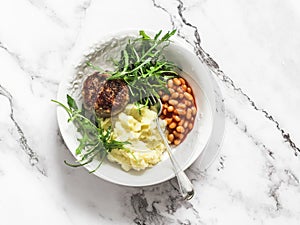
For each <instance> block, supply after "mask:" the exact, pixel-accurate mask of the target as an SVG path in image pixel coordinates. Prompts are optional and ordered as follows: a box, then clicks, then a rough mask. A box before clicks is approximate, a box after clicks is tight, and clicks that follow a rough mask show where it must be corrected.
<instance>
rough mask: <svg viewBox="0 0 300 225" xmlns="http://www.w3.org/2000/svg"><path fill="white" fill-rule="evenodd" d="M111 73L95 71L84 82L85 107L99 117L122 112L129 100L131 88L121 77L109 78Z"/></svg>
mask: <svg viewBox="0 0 300 225" xmlns="http://www.w3.org/2000/svg"><path fill="white" fill-rule="evenodd" d="M110 76H111V75H110V74H107V73H102V74H100V73H99V72H95V73H94V74H92V75H90V76H88V77H87V78H86V80H85V81H84V83H83V88H82V95H83V103H84V107H85V108H86V109H88V110H90V111H95V113H96V114H97V116H99V117H110V116H114V115H116V114H118V113H119V112H122V111H123V109H124V108H125V106H126V105H127V104H128V102H129V90H128V87H127V85H126V83H125V82H124V81H123V80H120V79H114V80H107V78H109V77H110Z"/></svg>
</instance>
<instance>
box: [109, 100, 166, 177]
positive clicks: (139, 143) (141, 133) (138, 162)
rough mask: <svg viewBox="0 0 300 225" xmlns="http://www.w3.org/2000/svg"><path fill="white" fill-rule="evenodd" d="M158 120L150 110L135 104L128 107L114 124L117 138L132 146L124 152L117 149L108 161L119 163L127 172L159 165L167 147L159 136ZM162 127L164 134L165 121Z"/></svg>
mask: <svg viewBox="0 0 300 225" xmlns="http://www.w3.org/2000/svg"><path fill="white" fill-rule="evenodd" d="M156 117H157V113H156V112H155V111H153V110H151V109H149V108H148V107H143V108H141V109H139V108H138V106H136V105H134V104H128V105H127V106H126V108H125V110H124V111H123V112H121V113H120V114H118V116H117V117H116V120H115V121H114V123H115V126H114V132H113V137H114V139H115V140H117V141H120V142H129V143H130V144H126V145H125V146H124V148H123V149H113V150H112V151H111V152H109V153H108V155H107V158H108V159H109V160H110V161H112V162H117V163H119V164H120V165H121V167H122V169H124V170H125V171H128V170H130V169H134V170H143V169H145V168H147V167H152V166H153V165H155V164H157V163H158V162H159V161H160V160H161V156H162V154H163V152H164V151H165V150H166V146H165V145H164V144H163V142H162V139H161V137H160V135H159V133H158V130H157V127H156V122H155V119H156ZM160 125H161V128H162V129H163V130H164V129H165V127H166V122H165V121H163V120H161V121H160Z"/></svg>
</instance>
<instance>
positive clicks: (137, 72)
mask: <svg viewBox="0 0 300 225" xmlns="http://www.w3.org/2000/svg"><path fill="white" fill-rule="evenodd" d="M175 33H176V30H173V31H171V32H167V33H166V34H165V35H163V36H162V37H161V38H160V36H161V34H162V31H159V32H158V33H157V34H156V35H155V36H154V38H151V37H150V36H149V35H147V34H146V33H145V31H143V30H141V31H140V36H141V37H140V38H137V39H135V40H133V41H132V40H129V41H128V43H127V45H126V47H125V49H124V50H122V52H121V59H120V60H119V62H118V63H116V64H115V65H116V69H115V71H113V72H112V73H111V74H112V76H111V77H109V78H108V80H113V79H122V80H124V81H125V82H126V83H127V85H128V88H129V91H130V94H131V99H132V100H134V101H133V102H135V101H141V100H142V99H145V98H147V97H148V96H149V95H150V94H152V95H154V96H159V95H158V92H159V91H165V92H168V89H167V88H166V83H167V80H168V79H170V78H173V77H176V76H178V74H177V72H175V70H176V67H175V65H174V64H173V63H172V62H169V61H167V60H166V59H165V58H164V56H163V55H162V51H163V49H164V48H165V47H167V46H168V45H169V43H170V40H169V39H170V38H171V37H172V36H173V35H174V34H175ZM147 95H148V96H147Z"/></svg>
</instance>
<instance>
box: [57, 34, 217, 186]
mask: <svg viewBox="0 0 300 225" xmlns="http://www.w3.org/2000/svg"><path fill="white" fill-rule="evenodd" d="M147 33H149V32H147ZM150 33H151V32H150ZM137 34H138V31H126V32H122V33H118V34H114V35H110V36H106V37H104V38H103V39H102V40H101V42H99V43H97V44H96V45H94V46H92V47H91V48H90V49H89V51H88V53H87V54H79V55H78V57H77V58H78V59H77V62H79V63H78V65H76V66H73V67H70V68H68V69H67V71H66V74H65V77H64V80H63V81H62V82H61V84H60V86H59V90H58V96H57V100H58V101H60V102H63V103H66V95H67V94H69V95H71V96H72V97H73V98H75V100H76V101H77V102H80V101H82V99H81V88H82V83H83V80H84V79H85V78H86V77H87V76H88V75H90V74H91V73H92V72H93V70H91V69H90V68H89V67H87V66H86V62H92V63H93V64H94V65H99V66H100V67H102V68H104V69H112V65H111V63H110V58H111V57H112V56H113V57H116V56H118V54H119V52H120V49H122V47H124V45H125V44H126V43H127V40H128V38H129V37H136V36H137ZM172 40H173V43H171V44H170V46H168V48H166V50H165V53H164V54H165V56H166V58H167V59H169V60H170V61H173V62H174V63H175V64H176V65H177V66H178V67H179V68H181V69H182V70H183V71H184V72H185V74H181V75H182V76H183V77H185V78H186V79H187V80H188V82H189V84H190V85H191V86H192V88H193V91H194V95H195V97H196V104H197V108H198V113H197V116H196V121H195V124H194V128H193V130H192V131H191V132H190V133H189V134H188V136H187V138H186V139H185V140H184V142H183V143H182V144H180V145H179V146H178V147H177V148H174V149H173V153H174V155H175V157H176V159H177V161H178V163H179V165H180V166H181V168H183V169H184V170H185V169H187V168H188V167H189V166H190V165H191V164H192V163H193V162H194V161H195V160H196V159H197V158H198V157H199V155H200V154H201V153H202V152H203V151H204V149H205V148H206V146H207V144H208V143H209V141H210V137H211V134H212V130H213V127H214V126H213V125H214V116H215V113H214V111H215V107H216V104H215V102H216V101H215V90H214V86H213V84H212V80H211V78H210V76H211V75H210V73H209V71H208V70H207V68H206V67H205V66H204V65H203V64H202V63H201V62H200V61H199V59H198V58H197V57H196V56H195V55H194V54H193V53H192V52H191V51H190V50H188V49H187V48H184V47H183V45H182V43H181V42H180V40H177V39H176V38H172ZM75 58H76V57H75ZM74 60H75V59H74ZM57 118H58V124H59V128H60V132H61V135H62V137H63V139H64V141H65V143H66V145H67V147H68V149H69V150H70V151H71V152H72V154H73V155H74V157H76V155H75V149H76V147H77V146H78V141H77V137H78V133H77V132H76V128H75V127H74V125H73V124H72V123H67V119H68V116H67V113H66V112H65V111H64V110H63V109H62V108H60V107H58V109H57ZM97 164H98V162H97V161H95V162H92V163H90V164H88V165H86V166H85V167H86V168H87V169H88V170H93V169H94V168H95V167H96V166H97ZM94 174H95V175H96V176H98V177H100V178H102V179H104V180H107V181H110V182H113V183H116V184H120V185H126V186H147V185H153V184H157V183H160V182H163V181H166V180H169V179H171V178H173V177H174V172H173V169H172V164H171V162H170V160H169V158H168V155H167V153H165V154H164V155H163V158H162V161H161V162H160V163H158V164H157V165H155V166H153V167H152V168H148V169H146V170H144V171H129V172H125V171H123V170H122V169H121V167H120V166H119V165H118V164H116V163H112V162H109V161H108V160H105V161H104V162H103V164H102V166H101V167H100V168H99V169H98V170H97V171H96V172H95V173H94Z"/></svg>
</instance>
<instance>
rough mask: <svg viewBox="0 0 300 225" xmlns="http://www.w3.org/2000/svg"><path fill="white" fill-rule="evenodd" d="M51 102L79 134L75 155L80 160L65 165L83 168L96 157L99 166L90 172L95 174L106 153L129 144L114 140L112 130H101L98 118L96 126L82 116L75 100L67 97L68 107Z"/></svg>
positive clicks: (82, 112)
mask: <svg viewBox="0 0 300 225" xmlns="http://www.w3.org/2000/svg"><path fill="white" fill-rule="evenodd" d="M52 101H53V102H55V103H56V104H58V105H59V106H61V107H62V108H63V109H65V110H66V112H67V113H68V115H69V118H68V122H70V121H72V122H73V123H74V125H75V126H76V128H77V131H78V132H79V133H80V134H81V137H80V138H78V141H79V145H78V147H77V148H76V150H75V153H76V155H78V156H79V158H80V159H79V160H78V164H70V163H67V162H65V163H66V164H67V165H69V166H72V167H79V166H83V165H86V164H88V163H90V162H92V161H93V160H94V158H95V157H98V158H99V159H100V161H99V162H100V163H99V165H98V166H97V167H96V168H95V169H94V170H92V171H90V172H95V171H96V170H97V169H98V168H99V167H100V165H101V163H102V161H103V160H104V158H105V157H106V155H107V153H108V152H110V151H111V150H112V149H122V148H124V145H126V144H130V143H129V142H120V141H116V140H114V139H113V137H112V128H111V127H109V128H108V129H107V130H105V129H103V128H102V125H101V121H100V119H98V118H96V119H97V124H98V126H96V125H95V123H94V122H92V121H91V120H90V119H89V118H87V117H86V116H85V115H84V114H85V112H84V111H81V110H80V109H78V107H77V104H76V102H75V100H74V99H73V98H72V97H71V96H69V95H67V103H68V106H66V105H64V104H63V103H61V102H58V101H56V100H52Z"/></svg>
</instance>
